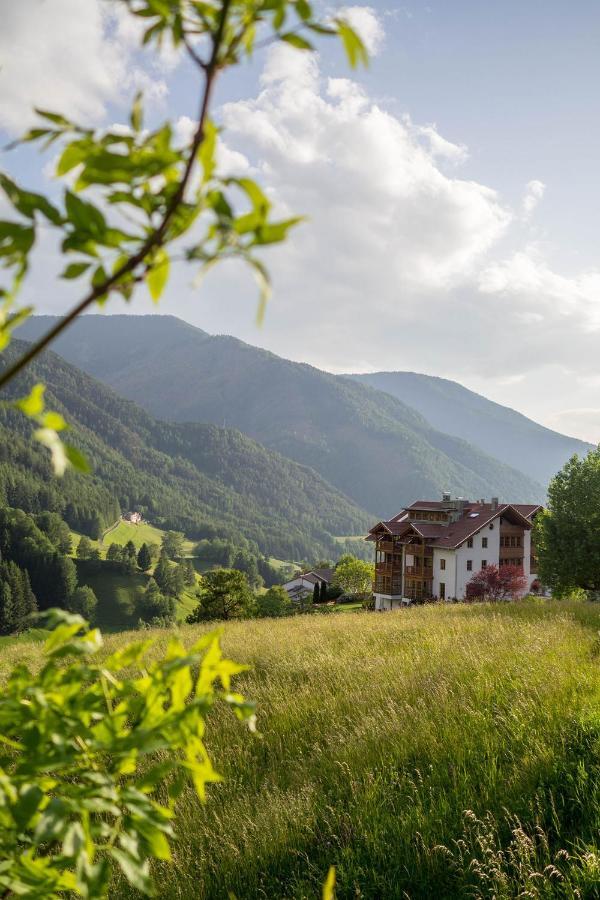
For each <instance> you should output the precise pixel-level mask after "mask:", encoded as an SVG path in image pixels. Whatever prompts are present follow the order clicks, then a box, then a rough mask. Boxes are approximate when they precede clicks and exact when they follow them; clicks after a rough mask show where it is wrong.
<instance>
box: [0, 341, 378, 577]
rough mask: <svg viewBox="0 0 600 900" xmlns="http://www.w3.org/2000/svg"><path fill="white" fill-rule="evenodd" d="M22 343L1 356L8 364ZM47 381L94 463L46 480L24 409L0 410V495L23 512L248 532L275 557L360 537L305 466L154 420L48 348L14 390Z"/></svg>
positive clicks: (354, 515) (360, 520) (208, 533)
mask: <svg viewBox="0 0 600 900" xmlns="http://www.w3.org/2000/svg"><path fill="white" fill-rule="evenodd" d="M23 346H24V345H23V344H21V342H18V341H15V342H14V343H13V344H12V345H11V347H10V348H9V349H8V350H7V351H5V352H4V353H3V354H2V362H3V363H4V364H5V365H6V364H7V362H9V361H10V359H12V358H14V356H15V354H16V353H17V352H18V351H19V350H22V348H23ZM36 381H42V382H44V383H45V384H46V385H47V391H46V398H47V403H48V406H49V407H50V408H53V409H56V410H58V411H59V412H62V413H63V415H64V416H65V417H66V418H67V420H68V421H69V423H70V424H71V426H72V432H71V435H70V438H69V439H70V440H72V442H73V443H75V444H77V445H78V446H79V447H80V448H81V449H82V450H83V451H84V453H85V454H86V455H87V457H88V458H89V459H90V461H91V462H92V464H93V467H94V472H93V474H92V475H81V474H78V473H74V472H67V474H66V476H65V477H64V478H63V479H61V480H58V479H54V478H51V477H50V469H49V465H48V458H47V452H46V451H45V450H44V449H43V448H41V447H39V446H38V445H37V444H35V443H34V442H33V440H32V438H31V430H32V429H31V425H30V423H29V422H28V421H27V420H26V419H25V417H24V416H22V415H21V414H20V413H18V412H16V411H14V410H11V409H9V408H6V407H2V408H0V501H1V502H3V503H5V504H7V505H9V506H15V507H19V508H21V509H24V510H26V511H31V512H39V511H41V510H44V509H49V510H55V511H57V512H60V513H61V514H63V515H64V516H65V518H66V519H67V521H68V522H69V524H70V525H71V526H72V527H74V528H76V529H77V530H81V531H84V532H86V533H88V534H94V535H95V534H97V533H98V531H99V530H100V529H101V528H103V527H106V526H107V525H108V524H110V523H111V522H112V521H114V520H115V519H116V518H117V516H118V514H119V512H120V510H126V509H129V508H132V507H134V508H137V507H141V508H142V509H143V510H144V511H145V513H146V515H147V516H148V518H150V519H151V520H152V521H155V522H157V523H160V524H162V525H164V526H165V527H169V528H176V529H179V530H183V531H185V532H186V534H188V536H190V537H192V538H200V537H213V536H224V537H225V536H227V537H230V538H232V539H233V540H235V539H236V538H237V539H239V538H240V537H245V538H247V539H248V540H251V541H254V542H256V544H257V545H258V547H259V548H260V550H261V551H262V552H263V553H266V554H267V555H269V554H271V555H273V556H277V557H280V558H283V559H300V558H305V557H314V556H318V555H323V554H331V553H332V552H334V550H335V549H336V547H337V548H338V549H339V547H338V545H337V544H335V542H334V536H335V535H348V534H359V533H361V532H363V531H364V530H365V528H366V527H367V525H368V524H369V521H370V517H369V516H368V515H367V514H366V513H365V512H364V511H362V510H360V509H359V508H358V507H357V506H356V504H354V503H352V501H350V500H349V499H348V498H346V497H344V496H342V495H341V494H340V493H339V492H338V491H336V490H335V489H334V488H332V487H331V486H330V485H328V484H327V483H326V482H325V481H324V480H323V479H322V478H320V477H319V476H318V475H317V474H316V473H315V472H313V471H311V470H310V469H309V468H307V467H304V466H301V465H298V464H297V463H294V462H292V461H290V460H288V459H284V458H283V457H281V456H280V455H278V454H277V453H275V452H273V451H271V450H267V449H266V448H264V447H262V446H260V445H259V444H257V443H256V442H255V441H253V440H251V439H250V438H248V437H246V436H245V435H243V434H240V433H239V432H237V431H234V430H231V429H223V428H218V427H215V426H213V425H201V424H190V425H177V424H167V423H164V422H159V421H157V420H155V419H153V418H152V417H151V416H150V415H148V414H147V413H146V412H144V411H143V410H142V409H141V408H140V407H138V406H136V405H135V404H134V403H132V402H130V401H128V400H123V399H122V398H121V397H119V396H117V395H116V394H115V393H114V392H113V391H112V390H111V389H109V388H107V387H106V386H105V385H102V384H100V383H99V382H97V381H95V380H94V379H92V378H90V377H89V376H88V375H86V374H84V373H83V372H81V371H79V370H78V369H76V368H74V367H73V366H71V365H69V364H67V363H66V362H65V361H64V360H63V359H61V358H60V357H58V356H57V355H55V354H54V353H47V354H45V355H44V356H43V357H42V358H41V359H39V360H38V361H36V362H35V363H34V364H33V366H31V368H30V369H29V370H28V371H27V374H26V376H22V377H21V378H20V379H19V380H17V381H16V382H14V383H12V384H11V386H10V393H9V395H8V396H9V397H10V396H13V397H17V396H21V395H23V394H24V393H26V391H27V390H28V389H29V388H30V386H31V385H32V384H33V383H35V382H36Z"/></svg>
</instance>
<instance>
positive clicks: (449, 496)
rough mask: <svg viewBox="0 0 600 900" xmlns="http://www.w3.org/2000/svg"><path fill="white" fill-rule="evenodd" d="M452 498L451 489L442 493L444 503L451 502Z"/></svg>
mask: <svg viewBox="0 0 600 900" xmlns="http://www.w3.org/2000/svg"><path fill="white" fill-rule="evenodd" d="M451 499H452V494H451V493H450V491H444V493H443V494H442V503H450V500H451Z"/></svg>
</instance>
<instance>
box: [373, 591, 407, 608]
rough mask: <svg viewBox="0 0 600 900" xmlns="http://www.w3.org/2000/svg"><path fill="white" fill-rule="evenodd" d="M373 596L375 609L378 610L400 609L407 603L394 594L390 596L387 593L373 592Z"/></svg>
mask: <svg viewBox="0 0 600 900" xmlns="http://www.w3.org/2000/svg"><path fill="white" fill-rule="evenodd" d="M373 597H374V599H375V609H376V610H378V611H379V612H384V611H386V610H388V611H389V610H394V609H401V608H402V607H403V606H406V605H407V604H406V603H403V602H402V600H401V598H400V597H397V596H396V595H394V596H393V597H391V596H390V595H389V594H373Z"/></svg>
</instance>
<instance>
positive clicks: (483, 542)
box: [481, 538, 487, 547]
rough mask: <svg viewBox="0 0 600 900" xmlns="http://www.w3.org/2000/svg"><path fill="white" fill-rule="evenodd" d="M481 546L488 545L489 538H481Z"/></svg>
mask: <svg viewBox="0 0 600 900" xmlns="http://www.w3.org/2000/svg"><path fill="white" fill-rule="evenodd" d="M481 546H482V547H487V538H481Z"/></svg>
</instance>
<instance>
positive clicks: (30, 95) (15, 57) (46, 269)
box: [0, 0, 600, 442]
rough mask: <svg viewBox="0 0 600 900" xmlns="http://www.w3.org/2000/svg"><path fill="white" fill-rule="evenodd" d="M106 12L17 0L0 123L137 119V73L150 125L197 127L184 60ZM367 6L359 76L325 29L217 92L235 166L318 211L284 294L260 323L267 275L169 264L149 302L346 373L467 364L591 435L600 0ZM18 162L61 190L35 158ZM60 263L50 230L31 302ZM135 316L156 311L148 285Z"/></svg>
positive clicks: (497, 387) (285, 198) (62, 294)
mask: <svg viewBox="0 0 600 900" xmlns="http://www.w3.org/2000/svg"><path fill="white" fill-rule="evenodd" d="M108 8H109V5H108V3H106V2H101V0H24V2H22V3H20V4H13V5H11V7H10V8H9V10H8V13H7V14H6V15H5V21H4V23H3V29H2V33H0V63H1V65H0V126H2V127H3V130H4V132H5V133H6V134H7V135H11V136H12V134H14V133H15V132H17V131H19V129H20V128H21V127H24V126H25V125H26V124H29V121H30V120H29V117H28V114H27V112H26V110H27V109H28V107H29V106H30V105H31V103H33V102H36V103H38V104H43V105H46V106H53V107H55V108H57V109H63V110H64V111H66V112H67V113H69V112H71V113H73V114H74V115H77V116H79V117H83V118H87V119H88V120H89V121H92V122H94V123H96V124H99V125H102V124H107V123H111V122H121V121H124V120H125V118H126V108H127V103H128V101H129V100H130V98H131V96H132V94H133V93H134V91H135V89H136V87H138V86H141V87H142V88H144V90H145V95H146V98H147V104H148V107H149V111H150V118H151V120H156V121H158V120H159V119H161V118H164V117H166V116H169V117H170V118H172V119H173V120H174V121H176V122H178V123H179V124H178V127H180V128H181V129H183V130H185V126H186V117H189V116H193V114H194V111H195V108H196V104H197V100H196V95H197V83H196V80H195V75H194V73H193V72H192V71H191V70H190V68H189V67H188V66H187V64H186V63H185V62H184V63H177V60H175V59H174V58H172V57H169V56H167V57H166V58H163V59H161V60H158V61H157V60H156V59H149V58H148V57H146V56H140V55H139V53H137V51H136V49H135V47H136V37H137V35H136V33H135V30H134V29H132V28H131V26H130V25H129V24H128V23H127V21H126V20H124V19H123V18H121V19H119V20H118V21H114V20H113V19H111V18H110V15H107V12H106V10H107V9H108ZM353 9H354V12H353V13H351V15H354V16H356V17H357V18H356V23H357V25H358V24H360V25H361V26H362V27H364V28H366V32H365V34H366V36H367V37H368V39H369V42H370V45H371V49H372V51H373V52H372V61H371V65H370V68H369V70H368V71H367V72H360V73H350V72H349V71H348V69H347V66H346V64H345V61H344V59H343V56H342V54H341V52H340V50H339V48H338V47H337V46H336V45H335V44H334V43H332V42H325V43H324V44H321V45H320V53H319V55H318V57H314V58H313V57H310V56H309V55H308V54H293V53H292V51H289V50H288V51H287V52H280V51H279V50H275V51H270V52H268V53H266V52H264V53H262V54H259V55H257V58H256V59H255V60H254V62H253V63H252V65H250V66H246V67H245V68H244V69H243V70H242V69H241V70H238V71H235V72H233V73H231V74H228V75H227V76H226V78H225V79H224V80H223V82H222V83H221V84H220V86H219V91H218V93H217V97H216V110H217V115H218V117H219V119H220V120H221V121H222V122H223V123H224V125H225V131H224V142H225V145H226V146H225V148H224V150H223V165H224V166H225V167H226V168H227V167H229V168H231V170H232V171H235V170H236V168H237V170H240V171H242V170H243V171H248V172H250V173H251V174H252V175H253V176H254V177H257V178H258V179H259V180H260V181H261V182H262V183H263V184H264V185H265V187H266V188H267V189H268V190H269V192H270V195H271V197H272V199H273V201H274V203H275V205H276V206H277V207H278V208H279V209H281V210H282V211H286V212H287V211H290V212H301V213H307V214H308V216H309V221H308V222H307V223H306V224H305V225H303V226H302V227H301V228H300V229H298V232H297V234H296V235H295V236H294V238H293V239H292V241H291V242H290V244H289V245H288V246H286V247H284V248H279V249H277V250H274V251H271V252H269V253H268V255H267V262H268V265H269V267H270V269H271V271H272V273H273V278H274V285H275V295H274V298H273V301H272V303H271V305H270V307H269V310H268V314H267V319H266V322H265V324H264V326H263V327H262V329H257V327H256V325H255V322H254V311H255V308H256V289H255V286H254V285H253V282H252V280H251V279H250V277H249V276H248V274H247V273H246V272H243V271H241V270H240V269H238V268H235V267H233V268H229V269H227V270H226V269H221V270H217V271H216V272H215V273H214V274H211V275H210V276H209V277H208V278H207V279H206V281H205V282H203V283H202V285H201V287H200V288H198V287H195V286H193V285H192V283H191V282H192V278H193V274H194V273H191V272H189V271H177V272H176V273H175V274H174V276H173V278H172V281H171V284H170V287H169V290H168V292H167V295H166V297H165V300H164V302H162V303H161V307H160V309H159V310H158V311H159V312H171V313H173V314H176V315H180V316H182V317H183V318H185V319H187V320H188V321H191V322H193V323H194V324H196V325H198V326H200V327H202V328H206V330H208V331H212V332H228V333H233V334H235V335H237V336H239V337H241V338H242V339H244V340H247V341H249V342H251V343H254V344H259V345H261V346H265V347H267V348H268V349H271V350H273V351H274V352H277V353H280V354H282V355H284V356H288V357H291V358H294V359H298V360H303V361H307V362H310V363H313V364H314V365H318V366H321V367H323V368H327V369H330V370H332V371H349V370H353V371H357V370H366V369H368V370H377V369H411V370H415V371H424V372H429V373H432V374H436V375H442V376H446V377H449V378H454V379H456V380H459V381H461V382H462V383H464V384H466V385H467V386H469V387H471V388H473V389H475V390H478V391H480V392H481V393H484V394H486V395H487V396H489V397H491V398H493V399H497V400H498V401H499V402H503V403H506V404H508V405H510V406H513V407H514V408H517V409H519V410H521V411H523V412H525V413H526V414H527V415H530V416H531V417H533V418H535V419H537V420H538V421H541V422H543V423H545V424H548V425H550V426H551V427H555V428H557V429H559V430H562V431H565V432H569V433H572V434H577V435H579V436H582V437H585V438H587V439H589V440H594V441H596V442H597V441H598V440H600V366H598V364H597V362H596V360H597V358H598V346H599V339H600V260H599V259H598V240H597V234H598V227H597V219H598V209H599V208H600V179H599V178H598V168H599V162H600V124H599V119H598V114H597V104H598V101H597V85H598V83H599V81H600V55H599V54H598V47H599V46H600V4H597V3H592V2H578V3H577V4H567V3H566V2H556V0H554V2H543V3H542V2H540V0H521V2H516V0H510V2H509V0H502V2H494V3H491V2H487V3H486V2H483V3H482V2H475V0H455V2H451V3H450V2H447V0H446V2H441V0H439V2H428V3H410V2H409V3H402V4H400V5H397V6H394V5H391V4H390V5H388V4H370V5H369V6H359V7H353ZM6 163H7V165H8V166H9V167H10V169H11V170H12V171H13V172H15V174H17V175H18V176H19V178H20V179H21V180H23V181H25V182H27V183H28V184H30V185H40V184H42V185H44V186H45V187H46V188H48V189H54V188H53V186H52V184H51V182H50V180H49V174H50V170H51V166H50V165H49V164H47V161H45V162H44V161H42V162H40V159H39V158H38V157H37V155H35V154H33V153H31V152H27V151H19V152H18V153H16V154H12V155H11V156H10V157H9V158H7V159H6ZM44 166H45V168H44ZM56 268H57V260H56V253H55V251H54V249H53V247H52V244H51V242H48V241H46V242H45V243H43V245H42V246H41V248H40V257H39V262H38V264H37V266H36V267H35V269H34V272H33V276H32V278H31V280H30V283H29V286H28V288H27V291H26V293H25V295H24V296H25V298H26V299H32V300H33V301H35V303H36V305H37V307H38V309H39V310H40V311H46V312H60V311H63V310H64V309H65V308H66V306H67V305H68V303H69V301H70V300H71V299H74V295H71V294H69V291H68V289H67V288H66V287H65V285H64V284H62V283H60V282H58V281H57V280H56V278H55V274H56ZM111 310H114V311H122V306H121V305H120V303H118V302H114V303H111V305H110V308H109V310H108V311H109V312H110V311H111ZM128 310H130V311H131V312H148V311H150V310H151V307H150V305H149V302H148V300H147V298H145V297H143V296H140V297H137V298H135V300H134V302H133V304H132V305H131V307H128ZM152 311H154V310H152Z"/></svg>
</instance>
